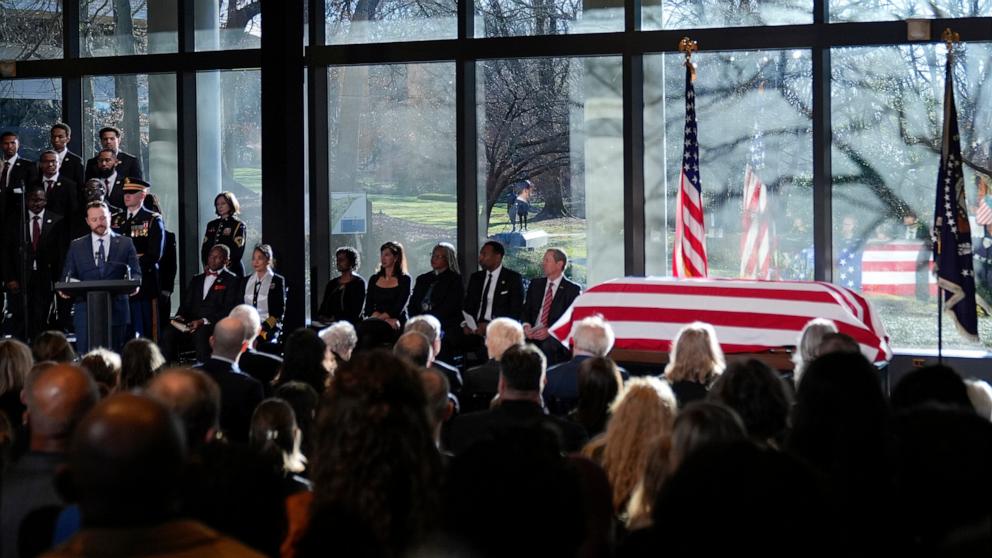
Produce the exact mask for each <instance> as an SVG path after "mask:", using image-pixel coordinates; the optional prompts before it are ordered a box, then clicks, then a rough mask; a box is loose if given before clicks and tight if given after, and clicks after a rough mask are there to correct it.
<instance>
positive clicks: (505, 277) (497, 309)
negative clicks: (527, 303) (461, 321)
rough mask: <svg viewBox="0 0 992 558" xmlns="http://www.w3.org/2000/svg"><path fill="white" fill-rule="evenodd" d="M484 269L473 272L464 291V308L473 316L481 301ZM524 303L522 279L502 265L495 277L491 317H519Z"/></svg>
mask: <svg viewBox="0 0 992 558" xmlns="http://www.w3.org/2000/svg"><path fill="white" fill-rule="evenodd" d="M485 282H486V271H485V270H480V271H476V272H475V273H473V274H472V275H471V276H470V277H469V279H468V289H467V290H466V291H465V304H464V307H463V308H464V310H465V311H466V312H468V313H469V314H471V315H472V317H473V318H475V317H478V315H479V305H480V304H481V303H482V298H483V293H482V289H483V287H485ZM523 303H524V280H523V278H522V277H521V276H520V274H519V273H517V272H516V271H513V270H512V269H509V268H507V267H506V266H503V269H502V270H500V272H499V277H497V278H496V290H495V291H494V292H493V309H492V317H493V318H513V319H514V320H517V319H519V318H520V312H521V309H522V308H523Z"/></svg>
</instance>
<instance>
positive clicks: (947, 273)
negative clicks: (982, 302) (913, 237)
mask: <svg viewBox="0 0 992 558" xmlns="http://www.w3.org/2000/svg"><path fill="white" fill-rule="evenodd" d="M953 60H954V59H953V52H952V51H949V52H948V54H947V65H946V70H945V74H946V75H945V78H944V137H943V142H942V147H941V150H940V171H939V173H938V174H937V201H936V204H935V206H934V220H933V261H934V269H935V272H936V274H937V284H938V286H939V287H940V288H941V299H942V302H943V310H944V312H945V313H946V314H947V316H948V317H949V318H951V319H952V320H953V321H954V325H955V326H956V327H957V329H958V332H959V333H960V334H961V335H962V336H963V337H965V338H966V339H969V340H972V341H978V315H977V311H976V308H975V272H974V268H973V262H972V257H973V256H972V249H971V225H969V223H968V208H967V205H966V203H965V189H964V172H963V169H962V166H961V138H960V136H959V134H958V113H957V109H956V108H955V106H954V81H953V74H952V71H951V68H952V64H953Z"/></svg>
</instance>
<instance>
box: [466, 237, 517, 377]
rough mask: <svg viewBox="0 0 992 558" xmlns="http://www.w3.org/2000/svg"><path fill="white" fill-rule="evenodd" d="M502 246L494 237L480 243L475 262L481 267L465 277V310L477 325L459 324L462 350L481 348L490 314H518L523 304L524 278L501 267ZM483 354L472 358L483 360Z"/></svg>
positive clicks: (503, 315)
mask: <svg viewBox="0 0 992 558" xmlns="http://www.w3.org/2000/svg"><path fill="white" fill-rule="evenodd" d="M505 254H506V250H505V249H504V248H503V245H502V244H500V243H499V242H496V241H495V240H490V241H489V242H486V243H485V244H483V245H482V250H480V251H479V266H480V267H481V268H482V269H481V270H480V271H476V272H475V273H473V274H472V276H471V277H469V280H468V290H467V291H466V292H465V304H464V306H463V309H464V310H465V312H467V313H468V314H470V315H471V316H472V317H473V318H475V321H476V324H478V327H476V328H475V329H470V328H468V327H467V326H466V325H465V324H463V326H462V332H463V333H464V334H465V336H466V340H465V343H464V345H465V350H466V351H467V352H476V351H481V350H482V349H483V337H485V335H486V326H487V325H488V324H489V321H490V320H492V319H494V318H513V319H514V320H517V319H519V318H520V311H521V309H522V308H523V300H524V299H523V297H524V281H523V278H522V277H521V276H520V274H519V273H517V272H516V271H513V270H512V269H509V268H506V267H503V256H504V255H505ZM485 360H486V357H485V355H484V354H483V355H482V358H476V361H477V362H485Z"/></svg>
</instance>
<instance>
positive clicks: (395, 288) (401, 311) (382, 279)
mask: <svg viewBox="0 0 992 558" xmlns="http://www.w3.org/2000/svg"><path fill="white" fill-rule="evenodd" d="M410 285H411V280H410V276H409V275H408V274H407V268H406V258H404V256H403V245H402V244H400V243H399V242H387V243H385V244H383V245H382V246H381V247H380V248H379V267H378V268H377V269H376V271H375V274H373V275H372V277H369V284H368V288H367V289H366V291H365V311H364V315H365V317H366V318H371V319H377V320H382V321H384V322H386V323H387V324H388V325H389V327H391V328H393V331H396V332H398V331H399V330H400V329H401V328H402V327H403V324H404V323H406V318H407V302H408V301H409V300H410V288H411V287H410ZM390 343H392V341H390Z"/></svg>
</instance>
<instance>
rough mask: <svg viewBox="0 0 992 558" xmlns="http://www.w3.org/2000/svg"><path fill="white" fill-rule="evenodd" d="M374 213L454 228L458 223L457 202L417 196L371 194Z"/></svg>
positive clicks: (423, 223) (422, 223)
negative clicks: (423, 198)
mask: <svg viewBox="0 0 992 558" xmlns="http://www.w3.org/2000/svg"><path fill="white" fill-rule="evenodd" d="M369 200H370V201H371V202H372V212H373V213H379V212H382V213H385V214H386V215H389V216H391V217H395V218H397V219H405V220H407V221H412V222H414V223H418V224H421V225H430V226H435V227H439V228H442V229H454V228H456V226H457V224H458V205H457V204H456V203H455V202H444V201H433V200H421V199H418V198H417V197H416V196H389V195H382V194H370V195H369Z"/></svg>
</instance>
